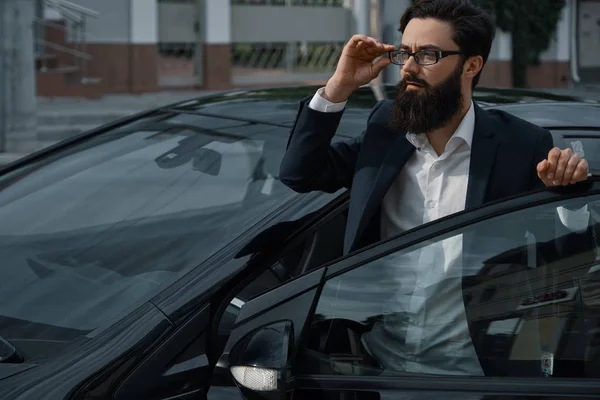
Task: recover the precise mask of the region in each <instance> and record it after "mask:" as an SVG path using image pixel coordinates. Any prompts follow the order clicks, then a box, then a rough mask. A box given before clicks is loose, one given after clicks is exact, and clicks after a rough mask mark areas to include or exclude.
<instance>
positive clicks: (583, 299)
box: [222, 182, 600, 399]
mask: <svg viewBox="0 0 600 400" xmlns="http://www.w3.org/2000/svg"><path fill="white" fill-rule="evenodd" d="M598 208H600V183H599V182H595V183H594V184H593V190H590V191H582V192H581V193H579V196H577V197H573V196H561V195H559V194H557V193H550V192H541V193H536V194H533V195H529V196H525V197H522V198H518V199H513V200H510V201H506V202H504V203H501V204H496V205H492V206H489V207H483V208H480V209H477V210H474V211H471V212H467V213H462V214H460V215H456V216H454V217H451V218H448V219H444V220H441V221H438V222H436V223H433V224H429V225H427V226H424V227H422V228H421V229H420V230H417V231H415V232H412V233H411V234H409V235H406V236H401V237H399V238H396V239H392V240H390V241H387V242H385V243H381V244H379V245H377V246H375V247H372V248H370V249H367V250H365V251H362V252H359V253H357V254H355V255H351V256H350V257H347V258H345V259H343V260H342V261H340V262H337V263H335V264H333V265H331V266H329V267H327V268H323V269H320V270H317V271H315V272H313V273H312V274H309V275H307V276H305V277H303V278H301V279H298V280H295V281H292V282H290V283H288V284H286V285H284V286H282V287H281V288H279V289H278V290H275V291H273V292H270V293H267V294H266V295H264V296H261V297H259V298H257V299H255V300H252V301H250V302H248V303H246V304H245V305H244V306H243V307H242V309H241V313H240V315H239V317H238V320H237V327H236V329H234V331H233V332H232V334H231V337H230V341H229V342H228V343H227V346H226V350H225V354H224V356H223V357H222V360H223V359H226V358H227V352H228V351H229V350H231V348H232V347H233V346H234V345H235V344H236V342H237V340H239V339H241V338H243V337H244V336H245V335H246V334H248V333H249V332H251V331H253V330H255V329H257V328H259V327H261V326H267V325H269V324H271V323H273V322H275V321H277V320H278V319H281V318H286V319H288V320H290V321H292V323H293V328H294V329H293V333H294V336H293V337H294V342H293V346H294V348H293V353H294V354H296V355H297V356H296V357H295V358H293V359H291V360H290V361H289V362H291V363H292V370H293V373H294V382H295V388H294V398H296V397H299V398H307V397H311V398H315V397H316V398H322V397H324V396H325V397H327V398H329V397H330V396H331V398H345V397H348V398H354V399H361V398H365V399H370V398H402V399H429V398H433V397H432V396H435V398H440V396H441V397H442V398H460V399H470V398H473V399H483V398H492V397H493V398H507V399H508V398H511V399H515V398H546V397H549V396H556V395H562V396H565V397H566V398H568V397H569V396H572V395H584V396H586V395H587V396H589V397H590V398H591V397H595V396H596V395H597V394H598V393H600V382H598V381H597V380H596V378H598V377H599V376H600V374H599V373H598V372H597V371H599V370H600V369H599V368H598V367H599V365H598V363H599V361H598V359H599V357H598V356H597V355H596V354H597V347H598V346H597V343H598V342H600V340H598V338H599V336H598V332H599V331H600V309H599V308H598V307H597V305H596V298H597V297H598V295H597V294H596V290H597V289H598V287H599V285H598V282H599V281H600V264H599V263H598V261H597V254H598V246H599V244H600V243H599V242H598V241H597V239H596V235H595V231H596V230H597V228H598V222H599V221H598V220H594V219H593V218H591V217H590V216H591V215H594V213H595V210H596V209H598ZM565 210H567V211H565ZM559 211H560V212H559ZM572 211H577V212H584V213H587V214H586V215H587V216H588V220H587V223H586V224H585V226H578V227H577V228H574V225H569V224H568V223H567V222H568V221H567V222H565V221H566V220H565V219H564V218H563V216H564V215H565V212H566V213H567V214H568V213H570V212H572ZM590 211H591V212H590ZM567 219H568V218H567ZM567 226H570V228H568V229H567ZM457 239H460V240H457ZM457 243H460V244H461V246H464V247H462V251H461V252H460V253H461V254H460V257H457V258H456V262H455V263H448V262H447V259H445V258H444V257H446V258H447V257H448V255H451V254H452V251H449V250H448V249H449V248H451V247H452V246H456V244H457ZM582 244H583V245H582ZM565 246H566V247H565ZM451 250H452V249H451ZM323 278H324V281H322V280H321V279H323ZM313 307H314V308H313ZM265 351H268V349H266V350H265ZM433 379H435V382H436V384H435V385H432V380H433ZM565 379H567V380H568V384H566V383H565V381H564V380H565ZM450 393H453V394H454V397H451V396H450ZM503 393H505V397H498V396H502V395H503ZM490 396H491V397H490Z"/></svg>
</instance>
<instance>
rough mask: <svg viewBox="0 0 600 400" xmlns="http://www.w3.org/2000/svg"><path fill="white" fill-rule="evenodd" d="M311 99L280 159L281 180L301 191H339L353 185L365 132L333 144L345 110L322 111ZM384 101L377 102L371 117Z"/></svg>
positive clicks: (305, 103) (304, 104)
mask: <svg viewBox="0 0 600 400" xmlns="http://www.w3.org/2000/svg"><path fill="white" fill-rule="evenodd" d="M309 102H310V98H307V99H304V100H303V101H302V102H301V103H300V109H299V110H298V114H297V116H296V121H295V122H294V126H293V127H292V130H291V133H290V138H289V141H288V145H287V150H286V152H285V155H284V156H283V159H282V161H281V166H280V170H279V179H280V180H281V182H283V183H284V184H285V185H287V186H288V187H290V188H291V189H292V190H294V191H296V192H300V193H304V192H311V191H317V190H319V191H323V192H327V193H333V192H336V191H337V190H339V189H342V188H349V187H350V186H351V184H352V178H353V177H354V171H355V169H356V163H357V159H358V154H359V152H360V147H361V145H362V141H363V138H364V135H365V132H364V131H363V132H362V133H361V134H360V135H359V136H357V137H356V138H353V139H349V140H342V141H337V142H334V143H332V139H333V137H334V135H335V133H336V131H337V128H338V125H339V123H340V120H341V119H342V115H343V111H339V112H320V111H316V110H313V109H311V108H310V107H309ZM381 104H383V102H379V103H377V104H376V105H375V107H374V108H373V110H372V111H371V114H370V115H369V119H370V118H371V116H372V115H373V113H374V112H375V111H376V110H377V108H379V106H381Z"/></svg>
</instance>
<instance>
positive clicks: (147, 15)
mask: <svg viewBox="0 0 600 400" xmlns="http://www.w3.org/2000/svg"><path fill="white" fill-rule="evenodd" d="M129 31H130V38H129V53H130V54H131V57H130V60H131V66H130V71H131V75H130V76H129V91H130V92H132V93H141V92H148V91H155V90H156V89H157V87H158V67H157V64H158V54H157V53H158V48H157V46H158V2H157V0H130V11H129Z"/></svg>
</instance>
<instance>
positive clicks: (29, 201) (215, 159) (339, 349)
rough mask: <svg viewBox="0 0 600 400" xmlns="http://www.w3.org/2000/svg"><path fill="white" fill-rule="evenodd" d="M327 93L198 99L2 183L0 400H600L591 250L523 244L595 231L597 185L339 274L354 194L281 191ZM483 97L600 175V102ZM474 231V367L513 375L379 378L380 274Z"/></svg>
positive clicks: (384, 287) (481, 213) (501, 213)
mask: <svg viewBox="0 0 600 400" xmlns="http://www.w3.org/2000/svg"><path fill="white" fill-rule="evenodd" d="M316 89H317V87H313V86H306V87H293V88H278V89H264V90H263V89H256V90H249V91H238V92H227V93H222V94H218V95H214V96H210V97H204V98H199V99H193V100H190V101H186V102H181V103H177V104H173V105H171V106H168V107H162V108H159V109H155V110H150V111H148V112H144V113H141V114H138V115H134V116H132V117H131V118H126V119H123V120H119V121H115V122H114V123H111V124H108V125H105V126H102V127H100V128H98V129H96V130H94V131H90V132H86V133H83V134H81V135H78V136H76V137H73V138H71V139H68V140H65V141H63V142H61V143H58V144H56V145H54V146H52V147H50V148H47V149H44V150H42V151H39V152H37V153H35V154H32V155H30V156H28V157H25V158H23V159H21V160H18V161H17V162H15V163H12V164H10V165H7V166H4V167H2V168H1V169H0V263H1V266H2V268H1V269H0V337H1V340H0V399H7V400H8V399H11V400H12V399H28V400H29V399H34V400H38V399H53V400H54V399H152V400H159V399H160V400H166V399H179V400H191V399H206V398H208V399H221V398H233V399H235V398H242V397H243V396H245V397H248V398H253V397H258V398H278V399H281V398H291V397H290V396H291V395H292V394H293V395H294V398H306V397H311V398H328V399H329V398H331V399H346V398H348V399H363V398H364V399H378V398H386V397H389V398H403V399H404V398H418V399H429V398H433V397H434V396H435V398H460V399H463V398H477V399H480V398H486V399H492V398H493V399H516V398H536V399H542V398H550V397H552V398H556V396H559V398H572V396H584V397H586V398H595V397H600V379H598V378H600V262H599V261H598V259H597V257H596V250H594V251H591V252H587V253H582V254H576V255H574V256H573V257H570V258H568V259H562V260H558V261H556V260H554V261H552V262H548V261H547V260H545V259H544V258H543V256H541V255H540V253H539V252H538V251H537V249H538V245H542V244H544V245H546V244H548V243H552V242H553V240H554V239H556V238H557V237H558V236H559V235H560V236H563V235H564V236H565V237H566V239H569V235H570V233H561V231H560V230H547V231H544V232H542V233H541V234H539V235H538V237H536V236H535V235H533V234H531V232H532V231H535V229H533V228H535V227H536V226H537V225H539V224H540V223H541V222H540V221H548V220H551V219H555V220H556V219H558V218H563V217H564V215H562V214H561V215H558V216H557V215H556V214H557V207H560V206H564V207H566V208H567V209H573V208H575V209H579V208H582V207H586V209H587V212H588V213H589V214H588V215H589V216H590V218H589V222H587V223H586V224H585V225H586V229H591V230H592V231H594V235H596V234H600V225H597V224H596V223H595V222H594V221H600V219H599V217H600V215H599V213H600V180H597V179H596V178H595V177H591V178H590V180H589V181H587V182H585V183H582V184H577V185H573V186H571V187H568V188H562V189H553V190H543V191H537V192H533V193H527V194H523V195H522V196H519V197H516V198H510V199H505V200H503V201H500V202H495V203H493V204H489V205H485V206H483V207H479V208H476V209H470V210H465V211H464V212H461V213H458V214H455V215H452V216H450V217H447V218H444V219H441V220H438V221H435V222H433V223H429V224H426V225H423V226H422V227H419V228H416V229H413V230H411V231H409V232H405V233H404V234H402V235H400V236H398V237H395V238H392V239H390V240H387V241H385V242H381V243H377V244H375V245H372V246H369V247H368V248H365V249H361V250H359V251H356V252H354V253H352V254H350V255H348V256H345V257H342V246H343V236H344V235H343V232H344V228H345V218H346V212H347V206H348V193H347V192H346V191H339V192H336V193H322V192H315V193H308V194H298V193H295V192H293V191H291V190H290V189H289V188H287V187H286V186H284V185H283V184H282V183H281V182H280V181H279V180H278V171H279V164H280V161H281V158H282V156H283V153H284V151H285V148H286V145H287V140H288V137H289V132H290V128H291V126H292V125H293V123H294V119H295V115H296V112H297V110H298V105H299V100H300V99H302V98H304V97H305V96H309V95H311V94H312V93H314V92H315V90H316ZM386 91H387V94H388V96H393V93H394V88H393V87H387V88H386ZM474 99H475V101H477V102H478V103H479V104H480V105H481V106H482V107H484V108H496V109H502V110H506V111H508V112H511V113H513V114H515V115H517V116H519V117H522V118H525V119H527V120H529V121H531V122H533V123H536V124H538V125H541V126H543V127H545V128H548V129H549V130H551V131H552V132H553V135H554V139H555V143H556V145H557V146H559V147H566V146H570V147H572V148H573V149H574V150H575V151H576V152H578V153H580V154H583V155H584V156H585V158H586V159H587V160H588V161H589V163H590V166H591V169H592V170H599V169H600V151H599V150H600V104H599V103H597V102H594V101H588V100H583V99H579V98H574V97H568V96H558V95H551V94H547V93H542V92H534V91H516V90H508V89H506V90H501V89H483V88H482V89H478V90H477V91H476V93H475V94H474ZM375 102H376V99H375V97H374V95H373V92H372V91H371V90H370V89H369V88H367V87H365V88H361V89H360V90H359V91H357V92H356V93H355V94H354V95H353V97H352V98H351V99H350V101H349V104H348V107H347V110H346V111H345V113H344V117H343V119H342V122H341V125H340V128H339V132H338V134H337V136H336V138H338V139H343V138H348V137H352V136H354V135H358V134H359V133H360V132H361V131H362V129H364V126H365V125H366V119H367V116H368V114H369V111H370V109H371V107H372V106H373V105H374V104H375ZM507 184H510V182H507ZM503 226H504V227H509V226H511V227H514V226H521V227H525V229H523V230H520V229H516V230H515V229H508V230H503V229H501V227H503ZM475 228H476V229H477V232H478V235H479V236H478V238H477V239H478V240H481V243H482V245H481V246H480V247H478V249H479V251H478V253H477V254H470V257H471V258H470V260H471V261H470V262H471V265H470V268H466V269H464V270H463V271H465V272H464V276H462V277H460V278H461V279H463V281H464V283H463V291H464V296H465V305H466V312H467V316H468V317H469V319H470V322H471V323H472V326H473V327H475V328H474V329H475V330H474V331H473V340H474V341H476V342H478V345H479V346H478V348H481V349H483V350H482V351H481V352H480V353H478V357H479V361H480V362H481V363H482V364H485V363H487V362H489V361H490V360H494V361H495V362H496V365H498V363H500V364H502V365H503V367H502V368H499V369H497V371H496V372H495V373H494V374H492V375H488V376H479V377H467V376H462V375H460V374H456V375H447V374H446V375H439V374H428V373H422V374H419V373H405V372H400V371H394V370H387V369H383V368H382V367H381V365H379V363H378V360H376V359H373V357H370V355H369V354H368V352H367V351H365V348H364V346H362V343H361V336H362V335H363V334H364V333H366V332H369V331H370V330H371V329H373V327H374V326H376V325H377V324H385V323H387V322H386V321H387V318H388V317H389V315H390V314H389V313H388V311H386V310H387V308H386V307H387V306H386V304H387V300H388V299H389V298H390V296H391V295H393V293H395V292H396V291H397V289H398V288H397V287H396V286H395V282H396V281H395V280H394V279H389V272H390V267H389V265H390V264H389V263H388V261H389V260H391V259H393V258H394V257H396V256H398V255H402V254H408V253H410V252H412V251H417V250H418V249H420V248H422V247H424V246H428V245H430V244H432V243H435V242H440V241H444V240H448V239H449V238H453V237H457V236H461V235H464V236H467V235H469V233H470V232H472V231H473V230H474V229H475ZM529 228H532V229H529ZM525 231H527V232H528V234H527V235H526V236H525V235H520V234H519V235H517V234H515V235H513V234H512V232H520V233H524V232H525ZM482 232H484V234H483V235H482V234H481V233H482ZM536 232H537V231H536ZM595 237H600V236H594V238H595ZM599 240H600V239H599ZM598 243H600V242H598ZM593 247H594V249H596V247H597V243H596V244H595V245H594V246H593ZM444 357H448V358H452V357H453V355H452V354H447V355H444ZM411 396H412V397H411ZM469 396H471V397H469Z"/></svg>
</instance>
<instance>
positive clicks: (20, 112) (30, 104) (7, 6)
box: [0, 0, 37, 153]
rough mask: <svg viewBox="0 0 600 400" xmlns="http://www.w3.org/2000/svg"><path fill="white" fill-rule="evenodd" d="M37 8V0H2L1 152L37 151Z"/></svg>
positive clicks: (0, 38)
mask: <svg viewBox="0 0 600 400" xmlns="http://www.w3.org/2000/svg"><path fill="white" fill-rule="evenodd" d="M35 11H36V3H35V0H2V1H0V139H1V141H0V151H5V152H15V153H21V152H31V151H34V150H37V140H36V125H37V124H36V112H37V104H36V73H35V58H34V41H33V37H34V33H33V32H34V26H33V20H34V16H35Z"/></svg>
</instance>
